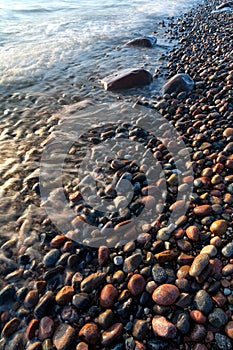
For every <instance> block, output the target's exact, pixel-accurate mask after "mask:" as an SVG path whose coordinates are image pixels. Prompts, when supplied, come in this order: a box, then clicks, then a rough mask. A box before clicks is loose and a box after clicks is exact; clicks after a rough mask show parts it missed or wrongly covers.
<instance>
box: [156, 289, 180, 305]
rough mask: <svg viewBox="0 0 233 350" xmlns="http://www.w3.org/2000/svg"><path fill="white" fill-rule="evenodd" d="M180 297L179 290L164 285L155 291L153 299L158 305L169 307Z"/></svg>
mask: <svg viewBox="0 0 233 350" xmlns="http://www.w3.org/2000/svg"><path fill="white" fill-rule="evenodd" d="M179 295H180V292H179V289H178V288H177V287H176V286H174V285H173V284H162V285H161V286H159V287H157V288H156V289H155V290H154V292H153V294H152V299H153V300H154V302H155V303H157V304H158V305H164V306H168V305H172V304H174V302H175V301H176V300H177V298H178V297H179Z"/></svg>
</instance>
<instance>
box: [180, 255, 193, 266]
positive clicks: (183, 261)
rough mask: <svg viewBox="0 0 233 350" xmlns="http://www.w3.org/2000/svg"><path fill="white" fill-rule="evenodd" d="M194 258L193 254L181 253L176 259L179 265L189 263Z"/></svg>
mask: <svg viewBox="0 0 233 350" xmlns="http://www.w3.org/2000/svg"><path fill="white" fill-rule="evenodd" d="M193 260H194V256H192V255H188V254H185V253H181V254H180V255H179V257H178V259H177V262H178V264H179V265H181V266H182V265H191V264H192V262H193Z"/></svg>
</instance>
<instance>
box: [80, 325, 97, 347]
mask: <svg viewBox="0 0 233 350" xmlns="http://www.w3.org/2000/svg"><path fill="white" fill-rule="evenodd" d="M99 334H100V333H99V330H98V327H97V325H96V324H95V323H86V324H85V325H84V326H83V327H82V328H81V329H80V331H79V337H81V338H82V339H83V340H84V341H86V342H87V343H88V344H92V345H94V344H96V343H97V342H98V340H99Z"/></svg>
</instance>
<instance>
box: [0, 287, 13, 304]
mask: <svg viewBox="0 0 233 350" xmlns="http://www.w3.org/2000/svg"><path fill="white" fill-rule="evenodd" d="M15 294H16V290H15V286H14V285H13V284H8V286H6V287H4V288H3V289H2V290H1V291H0V305H2V304H4V303H5V302H9V301H12V300H15Z"/></svg>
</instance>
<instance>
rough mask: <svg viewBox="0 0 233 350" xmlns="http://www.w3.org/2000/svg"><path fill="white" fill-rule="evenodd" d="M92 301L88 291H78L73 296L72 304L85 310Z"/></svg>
mask: <svg viewBox="0 0 233 350" xmlns="http://www.w3.org/2000/svg"><path fill="white" fill-rule="evenodd" d="M89 303H90V297H89V294H88V293H78V294H75V295H74V296H73V298H72V304H73V305H74V306H75V307H76V308H77V309H78V310H79V309H81V310H84V309H86V308H87V307H88V305H89Z"/></svg>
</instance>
